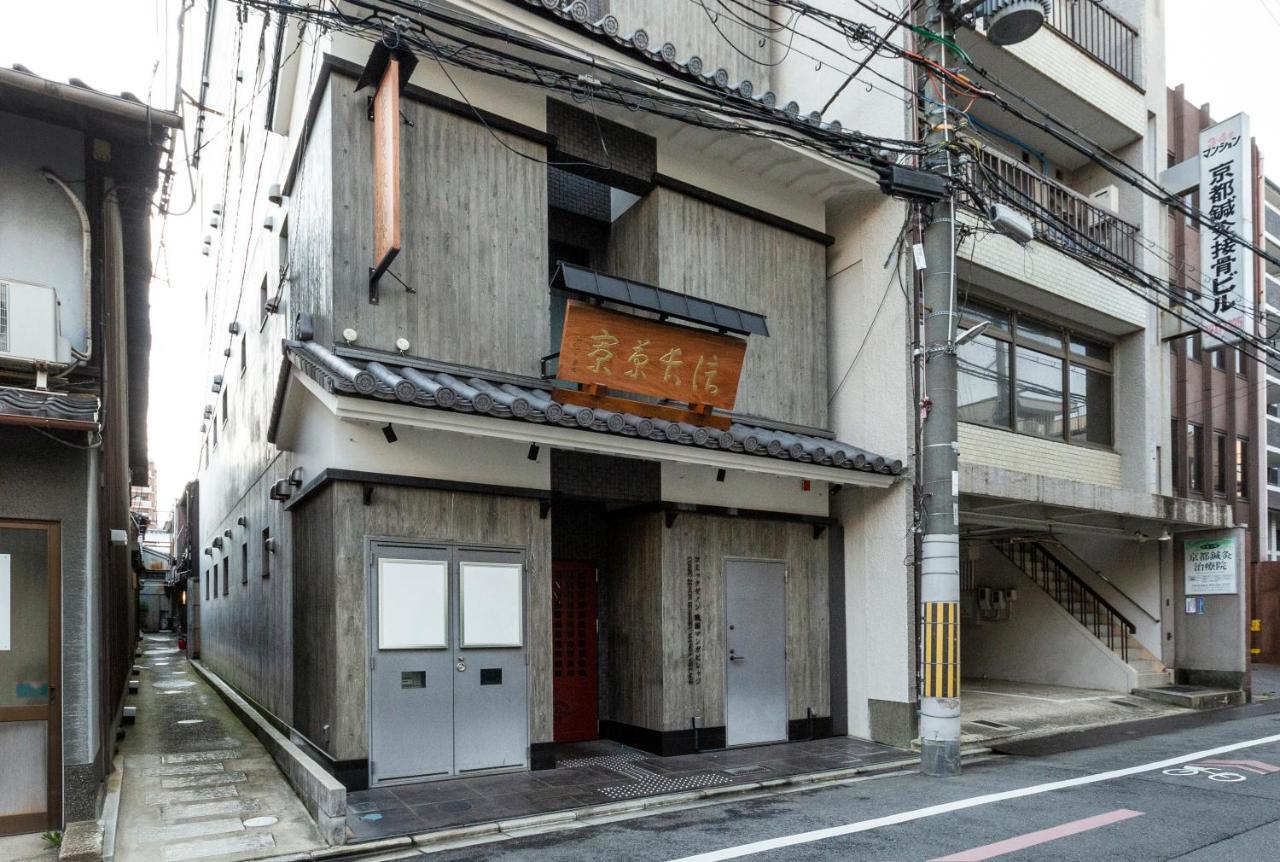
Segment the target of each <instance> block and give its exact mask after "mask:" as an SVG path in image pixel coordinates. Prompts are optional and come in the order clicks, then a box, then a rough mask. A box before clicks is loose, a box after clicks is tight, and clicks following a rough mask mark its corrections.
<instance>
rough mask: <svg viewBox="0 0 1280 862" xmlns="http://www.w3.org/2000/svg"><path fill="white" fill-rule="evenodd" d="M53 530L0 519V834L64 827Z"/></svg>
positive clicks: (56, 568) (57, 570)
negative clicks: (62, 822) (62, 821)
mask: <svg viewBox="0 0 1280 862" xmlns="http://www.w3.org/2000/svg"><path fill="white" fill-rule="evenodd" d="M58 548H59V528H58V525H57V524H49V523H42V522H36V521H6V520H0V764H2V766H0V774H2V775H3V778H0V835H8V834H17V833H22V832H39V831H41V830H44V829H58V828H60V827H61V825H62V824H61V820H62V774H61V773H62V756H61V752H62V743H61V739H62V722H61V709H60V706H59V704H58V687H59V684H60V682H61V679H60V675H59V669H60V663H61V653H62V650H61V631H60V621H61V612H60V611H61V609H60V595H61V585H60V583H59V580H60V578H59V575H60V573H61V570H62V568H61V562H60V560H59V555H58Z"/></svg>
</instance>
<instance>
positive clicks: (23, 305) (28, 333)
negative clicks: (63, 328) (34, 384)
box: [0, 279, 71, 365]
mask: <svg viewBox="0 0 1280 862" xmlns="http://www.w3.org/2000/svg"><path fill="white" fill-rule="evenodd" d="M59 330H60V327H59V325H58V292H57V291H56V290H54V289H53V288H52V287H45V286H44V285H40V284H28V283H27V282H23V281H13V280H9V279H0V362H17V363H20V364H24V365H25V364H28V363H33V362H49V363H64V362H70V361H71V345H70V344H69V343H68V342H67V340H66V339H65V338H63V337H62V333H61V332H60V331H59Z"/></svg>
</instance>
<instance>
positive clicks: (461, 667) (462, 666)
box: [457, 659, 467, 673]
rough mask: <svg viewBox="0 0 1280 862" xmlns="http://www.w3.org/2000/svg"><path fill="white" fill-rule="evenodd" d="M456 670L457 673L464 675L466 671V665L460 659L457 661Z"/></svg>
mask: <svg viewBox="0 0 1280 862" xmlns="http://www.w3.org/2000/svg"><path fill="white" fill-rule="evenodd" d="M457 668H458V673H464V672H465V671H466V669H467V663H466V662H465V661H464V660H462V659H458V664H457Z"/></svg>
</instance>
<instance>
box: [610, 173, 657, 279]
mask: <svg viewBox="0 0 1280 862" xmlns="http://www.w3.org/2000/svg"><path fill="white" fill-rule="evenodd" d="M658 207H659V203H658V196H657V195H655V194H653V193H650V194H649V195H648V196H647V197H645V198H643V199H641V200H638V201H636V202H635V203H634V204H632V205H631V208H630V209H629V210H627V211H626V212H624V213H623V214H622V215H620V216H619V217H618V220H617V221H615V222H614V223H613V225H612V226H611V227H610V228H609V246H608V249H607V251H606V255H605V265H604V266H603V267H602V269H604V271H605V272H608V273H609V274H610V275H616V276H619V277H620V278H629V279H631V280H633V281H640V282H644V283H645V284H654V285H658V287H665V285H662V284H660V283H659V279H660V278H661V277H662V276H661V272H660V271H659V266H658V256H659V251H658Z"/></svg>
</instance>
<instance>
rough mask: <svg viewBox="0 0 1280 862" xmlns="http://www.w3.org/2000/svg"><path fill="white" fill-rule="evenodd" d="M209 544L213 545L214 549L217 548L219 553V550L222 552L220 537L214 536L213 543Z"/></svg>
mask: <svg viewBox="0 0 1280 862" xmlns="http://www.w3.org/2000/svg"><path fill="white" fill-rule="evenodd" d="M209 544H211V545H213V546H214V547H215V548H217V549H218V550H219V551H221V550H222V537H221V536H214V537H213V541H212V542H210V543H209Z"/></svg>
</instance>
